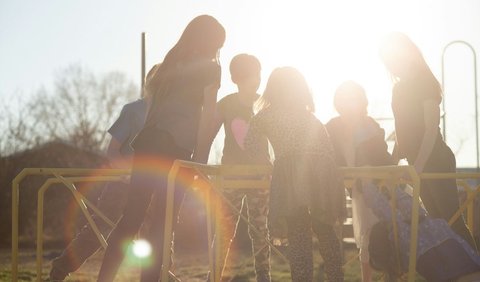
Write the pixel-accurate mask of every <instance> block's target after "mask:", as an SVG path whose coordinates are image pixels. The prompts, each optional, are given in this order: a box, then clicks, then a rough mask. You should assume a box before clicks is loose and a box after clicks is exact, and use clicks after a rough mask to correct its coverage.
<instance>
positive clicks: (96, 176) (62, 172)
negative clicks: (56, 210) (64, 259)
mask: <svg viewBox="0 0 480 282" xmlns="http://www.w3.org/2000/svg"><path fill="white" fill-rule="evenodd" d="M180 168H191V169H194V170H195V171H196V172H197V175H198V178H197V180H196V182H194V185H196V184H198V183H201V182H203V183H207V184H208V186H209V187H210V188H213V189H205V190H204V191H205V193H206V196H205V198H206V199H207V204H206V209H207V215H208V216H207V227H208V228H207V232H208V234H207V236H208V243H209V246H211V245H212V243H213V240H214V234H215V233H216V227H217V226H218V224H215V223H214V222H213V221H212V219H213V220H215V218H216V216H215V205H216V204H215V201H213V200H212V196H211V191H214V192H218V195H220V196H221V190H222V189H235V188H242V189H245V188H257V189H268V188H269V185H270V181H269V178H266V177H263V178H262V177H259V178H258V179H253V180H252V178H248V179H238V177H240V178H241V177H242V176H243V177H245V176H259V175H269V174H270V173H271V167H269V166H225V165H223V166H221V165H204V164H198V163H193V162H186V161H175V163H174V165H173V166H172V168H171V169H170V172H169V174H168V186H167V205H166V209H167V213H166V218H165V236H164V251H163V254H162V255H163V261H164V262H165V265H164V267H163V268H162V270H161V275H162V280H165V281H166V279H167V278H166V277H167V276H168V275H169V268H170V265H169V263H170V248H169V244H170V242H171V240H172V237H171V235H172V225H173V217H172V215H173V197H174V193H173V192H174V189H175V188H174V187H175V185H174V183H175V180H176V177H177V174H178V172H179V170H180ZM340 170H341V172H342V173H343V176H344V182H345V186H346V187H352V186H353V183H354V182H355V180H356V179H375V180H377V181H379V182H380V183H381V185H382V186H386V187H389V188H393V187H395V186H396V185H398V184H400V183H405V180H404V179H403V177H404V176H405V175H408V177H409V184H411V186H412V188H413V191H412V194H413V206H412V219H411V234H410V236H411V240H410V259H409V272H408V281H414V278H415V273H416V272H415V266H416V252H417V249H416V248H417V244H416V242H417V235H418V234H417V232H418V212H419V202H420V200H419V195H420V180H421V179H457V184H458V185H459V186H461V187H463V188H464V189H465V191H466V193H467V198H466V200H465V202H464V203H463V204H462V205H461V206H460V208H459V210H458V211H457V212H456V214H455V215H454V216H453V217H452V219H451V220H450V222H449V223H452V222H454V221H455V220H456V219H458V217H459V216H461V215H462V213H463V212H465V211H466V212H467V224H468V226H469V228H470V230H474V229H473V228H474V208H473V207H474V200H475V198H476V195H477V194H479V193H480V185H477V186H476V187H472V186H471V185H470V184H469V183H468V182H467V181H466V180H467V179H480V173H425V174H422V175H420V176H418V175H417V173H416V172H415V170H414V169H413V167H411V166H384V167H361V168H341V169H340ZM127 174H129V170H124V169H71V168H26V169H24V170H22V171H21V172H20V173H19V174H18V175H17V176H16V177H15V179H14V180H13V181H12V280H13V281H17V279H18V212H19V211H18V204H19V192H20V182H21V181H22V180H23V179H24V178H25V177H27V176H30V175H44V176H53V177H52V178H49V179H47V180H46V181H45V182H44V184H43V185H42V186H41V187H40V189H39V192H38V206H37V209H38V212H37V261H36V270H37V281H41V270H42V252H43V246H42V245H43V237H42V235H43V201H44V194H45V191H46V190H47V189H48V188H49V187H50V186H51V185H52V184H55V183H63V184H64V186H66V187H67V188H68V189H69V191H71V193H72V194H73V196H74V198H75V201H76V202H77V203H78V204H79V206H80V208H81V210H82V212H83V213H84V215H85V216H86V218H87V221H88V223H89V224H90V225H91V226H92V229H93V230H94V232H95V234H96V235H97V238H98V240H99V241H100V242H101V244H102V246H103V247H106V242H105V239H104V238H103V236H102V235H101V233H100V232H99V231H98V228H97V227H96V225H95V223H94V222H93V220H92V218H91V216H90V213H89V212H88V211H87V208H86V207H87V206H88V207H89V208H91V209H92V210H93V212H95V213H96V214H97V215H98V216H99V217H100V218H102V219H103V220H104V221H106V222H107V223H108V224H109V225H111V226H113V225H114V223H113V222H111V221H110V220H109V219H108V218H106V217H105V216H104V215H103V214H102V213H101V212H100V211H99V210H98V209H97V208H96V207H95V206H94V205H93V204H91V203H90V202H89V201H88V200H87V199H85V197H83V196H82V195H81V194H80V193H79V192H78V191H77V190H76V188H75V185H74V183H77V182H92V181H95V182H102V181H118V180H119V179H120V176H122V175H127ZM235 176H236V177H237V178H236V179H235V178H234V177H235ZM391 190H393V189H391ZM392 195H393V196H394V195H395V193H392ZM394 202H395V201H394V199H393V200H392V204H394ZM393 208H395V206H393ZM395 228H396V227H395V225H394V229H395ZM397 240H398V239H396V240H395V244H396V245H398V241H397ZM272 250H273V251H274V252H277V253H278V254H279V255H281V253H280V252H278V250H277V249H276V248H272ZM208 255H209V269H210V273H211V275H210V281H220V276H219V275H220V271H221V269H220V263H218V260H217V259H216V258H218V257H219V250H218V249H213V248H209V254H208ZM214 262H216V263H214Z"/></svg>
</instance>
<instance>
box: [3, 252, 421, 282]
mask: <svg viewBox="0 0 480 282" xmlns="http://www.w3.org/2000/svg"><path fill="white" fill-rule="evenodd" d="M59 253H60V251H59V250H48V251H45V253H44V263H43V268H42V274H43V275H42V276H43V278H44V279H46V278H47V276H48V271H49V270H50V260H51V258H53V257H55V256H57V255H58V254H59ZM314 254H315V255H314V260H315V263H316V264H315V270H314V277H315V278H314V280H315V281H323V280H322V276H323V274H322V268H321V265H322V259H321V257H320V255H318V252H314ZM356 254H357V251H356V249H354V248H351V247H349V248H346V249H345V261H346V262H347V264H346V265H345V268H344V270H345V281H352V282H355V281H361V278H360V277H361V276H360V264H359V262H358V260H356V259H355V257H356ZM102 258H103V252H102V251H99V252H97V253H96V254H95V255H94V256H92V257H91V258H90V259H89V260H88V261H87V262H86V263H85V264H84V265H82V267H81V268H80V269H79V270H78V271H77V272H75V273H73V274H72V275H70V276H69V277H68V278H67V279H66V280H65V281H69V282H93V281H96V276H97V274H98V270H99V267H100V264H101V260H102ZM231 261H232V262H234V263H232V266H230V267H229V268H228V270H227V272H226V274H225V278H228V279H226V280H227V281H231V282H250V281H255V274H254V270H253V258H252V257H251V255H250V254H248V252H240V253H236V254H235V256H232V257H231ZM19 262H20V263H19V275H18V277H19V281H35V280H36V273H35V250H23V251H21V253H20V255H19ZM319 265H320V266H319ZM10 267H11V266H10V250H8V249H4V250H1V251H0V281H11V272H10ZM207 271H208V256H207V254H206V253H205V254H204V253H186V252H184V251H183V252H182V251H177V253H176V254H175V271H174V272H175V274H176V275H177V276H178V277H179V278H180V279H181V280H182V281H187V282H199V281H205V279H206V274H207ZM139 273H140V272H139V262H138V260H137V261H136V260H128V259H126V260H125V261H124V263H123V264H122V266H121V268H120V270H119V272H118V274H117V277H116V280H115V281H119V282H121V281H138V278H139ZM271 274H272V281H274V282H283V281H285V282H286V281H290V272H289V266H288V264H287V263H286V262H284V261H283V260H282V259H280V258H279V257H278V256H276V255H274V254H272V258H271ZM373 280H374V281H383V278H382V275H381V274H380V273H374V277H373ZM417 281H424V280H422V279H420V278H418V279H417Z"/></svg>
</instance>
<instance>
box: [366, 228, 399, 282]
mask: <svg viewBox="0 0 480 282" xmlns="http://www.w3.org/2000/svg"><path fill="white" fill-rule="evenodd" d="M390 230H391V223H390V222H387V221H384V220H382V221H379V222H377V223H375V224H374V225H373V226H372V229H371V230H370V238H369V244H368V252H369V255H370V266H371V267H372V268H373V269H375V270H377V271H381V272H385V273H386V274H387V275H388V276H389V277H398V276H400V275H401V273H400V272H401V271H400V270H399V269H398V263H399V262H398V261H397V259H396V254H395V247H394V244H393V242H392V240H390V238H389V233H390Z"/></svg>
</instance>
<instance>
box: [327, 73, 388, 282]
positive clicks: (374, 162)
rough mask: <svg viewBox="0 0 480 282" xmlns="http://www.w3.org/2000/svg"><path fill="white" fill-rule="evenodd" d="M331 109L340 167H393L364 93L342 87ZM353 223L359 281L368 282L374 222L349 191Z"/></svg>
mask: <svg viewBox="0 0 480 282" xmlns="http://www.w3.org/2000/svg"><path fill="white" fill-rule="evenodd" d="M334 106H335V109H336V110H337V112H338V113H339V114H340V116H338V117H335V118H333V119H331V120H330V121H329V122H328V123H327V124H326V128H327V131H328V134H329V135H330V138H331V140H332V144H333V148H334V149H335V155H336V161H337V164H338V165H339V166H349V167H355V166H381V165H393V160H392V157H391V155H390V154H389V153H388V151H387V143H386V142H385V131H384V130H383V129H382V128H380V126H379V124H378V123H377V122H376V121H375V120H373V119H372V118H371V117H369V116H368V112H367V106H368V100H367V96H366V95H365V90H364V89H363V88H362V86H360V85H359V84H358V83H356V82H354V81H346V82H344V83H342V84H341V85H340V86H339V87H338V88H337V90H336V91H335V96H334ZM351 196H352V219H353V232H354V236H355V242H356V244H357V247H358V248H359V249H360V256H359V258H360V262H361V263H362V281H364V282H366V281H371V269H370V265H369V256H368V238H369V232H370V229H371V227H372V225H373V224H375V222H376V221H377V218H376V217H375V215H374V214H373V213H372V211H371V209H370V208H368V207H366V206H365V202H364V200H363V195H362V193H361V192H360V191H359V189H352V191H351Z"/></svg>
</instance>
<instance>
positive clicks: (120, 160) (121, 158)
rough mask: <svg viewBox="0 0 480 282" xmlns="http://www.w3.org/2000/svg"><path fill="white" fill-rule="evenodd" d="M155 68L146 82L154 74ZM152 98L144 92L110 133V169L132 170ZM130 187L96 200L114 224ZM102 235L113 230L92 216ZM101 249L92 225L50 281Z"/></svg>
mask: <svg viewBox="0 0 480 282" xmlns="http://www.w3.org/2000/svg"><path fill="white" fill-rule="evenodd" d="M154 69H155V67H154V68H152V69H151V70H150V71H149V73H148V75H147V79H148V78H149V77H150V76H151V75H152V74H153V70H154ZM150 99H151V96H150V95H148V93H147V92H145V96H144V97H143V98H141V99H138V100H136V101H133V102H130V103H128V104H126V105H124V106H123V108H122V111H121V112H120V116H119V117H118V118H117V120H116V121H115V122H114V123H113V125H112V126H111V127H110V129H108V133H110V135H111V136H112V138H111V140H110V143H109V145H108V149H107V158H108V160H109V164H110V167H111V168H125V169H128V168H130V167H131V164H132V158H133V150H132V149H131V148H130V142H131V141H132V140H133V138H134V137H135V136H136V135H137V133H138V132H139V131H140V130H141V129H142V128H143V124H144V123H145V116H146V115H147V108H148V106H149V104H150ZM127 191H128V183H124V182H111V183H108V184H107V185H106V186H105V188H103V190H102V193H101V195H100V197H99V198H98V200H97V206H98V208H99V209H100V210H101V211H102V212H103V213H104V214H105V215H106V216H107V217H108V218H110V219H112V220H113V221H114V222H115V221H117V219H118V218H119V217H120V215H121V214H122V209H123V207H124V205H125V202H126V200H127V194H128V193H127ZM92 218H93V219H94V221H95V223H96V224H97V226H98V228H99V230H100V231H101V233H102V234H104V235H106V234H108V232H110V230H111V228H110V226H109V225H108V224H106V222H104V221H103V220H102V219H99V220H97V218H98V217H97V216H95V215H94V216H92ZM99 248H100V242H99V241H98V239H97V237H96V236H95V233H94V232H93V230H92V229H91V226H90V225H89V224H86V225H85V226H84V227H82V229H81V230H80V232H79V233H78V234H77V235H76V236H75V238H74V239H73V240H72V241H71V242H70V243H69V245H68V246H67V248H66V249H65V250H64V251H63V252H62V254H61V255H60V256H59V257H57V258H55V259H54V260H53V261H52V269H51V271H50V274H49V279H50V280H52V281H63V280H64V279H65V278H66V277H67V276H68V275H69V274H70V273H72V272H75V271H76V270H77V269H78V268H80V266H81V265H82V264H83V263H84V262H85V261H86V260H87V259H88V258H89V257H90V256H92V255H93V254H94V253H95V252H96V251H97V250H98V249H99Z"/></svg>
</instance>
